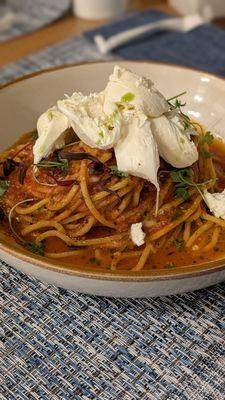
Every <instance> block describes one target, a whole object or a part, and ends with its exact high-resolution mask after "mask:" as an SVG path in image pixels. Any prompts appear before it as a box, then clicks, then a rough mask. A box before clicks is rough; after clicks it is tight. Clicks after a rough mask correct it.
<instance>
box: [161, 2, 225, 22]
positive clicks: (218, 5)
mask: <svg viewBox="0 0 225 400" xmlns="http://www.w3.org/2000/svg"><path fill="white" fill-rule="evenodd" d="M169 4H170V5H171V6H172V7H173V8H175V9H176V10H177V11H178V12H179V13H181V14H184V15H187V14H194V13H198V14H200V15H201V16H203V17H208V18H209V17H210V18H209V19H213V18H218V17H223V16H225V1H224V0H189V1H184V0H169Z"/></svg>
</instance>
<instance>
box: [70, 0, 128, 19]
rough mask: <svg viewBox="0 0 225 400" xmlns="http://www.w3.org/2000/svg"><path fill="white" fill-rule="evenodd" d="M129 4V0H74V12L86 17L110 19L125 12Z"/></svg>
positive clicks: (76, 14)
mask: <svg viewBox="0 0 225 400" xmlns="http://www.w3.org/2000/svg"><path fill="white" fill-rule="evenodd" d="M127 4H128V0H73V12H74V15H75V16H77V17H80V18H84V19H110V18H116V17H119V16H120V15H121V14H122V13H124V11H125V10H126V8H127Z"/></svg>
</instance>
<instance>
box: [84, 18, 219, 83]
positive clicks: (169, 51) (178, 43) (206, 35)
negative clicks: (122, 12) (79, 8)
mask: <svg viewBox="0 0 225 400" xmlns="http://www.w3.org/2000/svg"><path fill="white" fill-rule="evenodd" d="M162 18H168V15H167V14H165V13H161V12H159V11H148V12H142V13H138V14H134V15H131V16H129V17H126V18H124V19H121V20H120V21H117V22H114V23H112V24H110V25H106V26H102V27H100V28H97V29H94V30H92V31H89V32H86V33H85V36H86V37H87V38H88V39H89V40H93V37H94V35H96V34H101V35H103V36H104V37H105V38H108V37H110V36H112V35H114V34H116V33H119V32H121V31H123V30H125V29H130V28H131V27H135V26H139V25H143V24H146V23H149V22H155V21H156V20H159V19H162ZM113 54H115V55H117V56H120V57H122V58H126V59H131V60H155V61H167V62H170V63H175V64H181V65H186V66H190V67H195V68H199V69H202V70H205V71H208V72H213V73H216V74H220V75H225V31H224V30H222V29H219V28H216V27H215V26H210V25H202V26H200V27H198V28H196V29H194V30H192V31H191V32H188V33H180V32H168V31H167V32H166V31H153V32H150V33H148V34H145V35H144V36H142V37H140V38H138V39H135V40H132V41H131V42H130V43H126V44H124V45H122V46H121V47H119V48H117V49H115V50H114V51H113Z"/></svg>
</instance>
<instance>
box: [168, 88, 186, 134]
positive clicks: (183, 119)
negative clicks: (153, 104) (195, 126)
mask: <svg viewBox="0 0 225 400" xmlns="http://www.w3.org/2000/svg"><path fill="white" fill-rule="evenodd" d="M186 93H187V92H182V93H179V94H178V95H176V96H173V97H171V98H170V99H168V100H167V103H168V104H169V105H170V110H171V111H173V110H177V111H178V113H179V114H178V117H180V119H181V122H182V125H183V127H184V129H187V128H189V127H190V124H191V120H190V118H189V117H188V115H186V114H184V113H183V111H182V110H181V108H182V107H184V106H185V105H186V103H182V102H181V101H180V100H178V97H181V96H184V95H185V94H186ZM173 100H175V102H174V104H173V103H171V101H173Z"/></svg>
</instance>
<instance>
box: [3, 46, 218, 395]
mask: <svg viewBox="0 0 225 400" xmlns="http://www.w3.org/2000/svg"><path fill="white" fill-rule="evenodd" d="M100 58H101V55H100V54H99V53H98V52H97V50H96V48H95V47H94V46H93V45H92V44H89V43H88V42H87V41H86V40H85V39H84V38H77V39H76V40H69V41H66V42H65V43H61V44H59V45H58V46H55V47H54V48H51V49H47V50H45V51H42V52H40V53H38V54H36V55H33V56H30V57H28V58H26V59H24V60H22V61H20V62H19V63H17V64H14V65H13V64H11V65H9V66H7V67H6V68H3V69H2V70H1V71H0V80H1V82H6V81H8V80H10V79H12V78H15V77H18V76H20V75H22V74H26V73H29V72H32V71H34V70H38V69H40V68H46V67H50V66H52V65H58V64H65V63H71V62H74V61H81V60H84V59H85V60H86V59H89V60H90V59H95V60H96V59H100ZM0 272H1V277H0V286H1V292H0V293H1V306H2V312H1V317H0V318H1V322H0V331H1V355H0V379H1V383H0V384H1V389H0V393H1V394H0V398H1V399H4V400H11V399H12V400H14V399H15V400H20V399H21V400H24V399H32V400H33V399H38V400H39V399H43V400H46V399H47V400H50V399H51V400H58V399H60V400H64V399H65V400H67V399H71V400H74V399H75V400H85V399H98V400H115V399H118V400H140V399H141V400H147V399H150V400H189V399H191V400H192V399H193V400H224V398H225V350H224V348H225V318H224V314H225V285H224V284H219V285H217V286H214V287H212V288H209V289H207V290H200V291H197V292H194V293H188V294H184V295H180V296H170V297H167V298H159V299H141V300H128V299H107V298H98V297H94V296H87V295H81V294H77V293H74V292H72V291H68V290H64V289H59V288H56V287H54V286H52V285H46V284H44V283H41V282H38V281H36V280H34V279H31V278H29V277H27V276H25V275H24V274H22V273H20V272H17V271H16V270H15V269H14V268H12V267H10V266H8V265H6V264H5V263H4V262H0Z"/></svg>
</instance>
